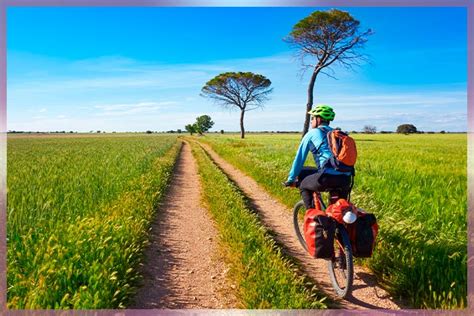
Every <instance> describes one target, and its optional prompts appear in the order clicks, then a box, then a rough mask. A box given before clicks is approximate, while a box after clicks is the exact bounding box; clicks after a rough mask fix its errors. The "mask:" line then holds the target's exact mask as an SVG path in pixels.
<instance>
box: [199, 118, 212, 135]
mask: <svg viewBox="0 0 474 316" xmlns="http://www.w3.org/2000/svg"><path fill="white" fill-rule="evenodd" d="M194 126H195V130H196V132H198V133H199V134H201V135H202V134H203V133H205V132H207V131H208V130H210V129H211V127H212V126H214V122H213V121H212V119H211V117H210V116H209V115H201V116H198V117H197V118H196V123H194Z"/></svg>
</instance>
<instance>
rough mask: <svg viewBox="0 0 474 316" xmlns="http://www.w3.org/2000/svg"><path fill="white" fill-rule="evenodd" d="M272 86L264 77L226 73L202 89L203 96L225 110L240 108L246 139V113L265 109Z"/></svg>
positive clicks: (250, 73)
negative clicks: (264, 105)
mask: <svg viewBox="0 0 474 316" xmlns="http://www.w3.org/2000/svg"><path fill="white" fill-rule="evenodd" d="M270 85H271V81H270V80H269V79H267V78H266V77H265V76H263V75H259V74H254V73H252V72H225V73H222V74H220V75H217V76H216V77H214V78H212V79H211V80H209V81H208V82H207V83H206V84H205V85H204V87H203V88H202V89H201V95H202V96H204V97H207V98H210V99H212V100H214V101H215V102H216V103H217V104H218V105H220V106H222V107H224V108H228V109H233V108H235V107H236V108H239V109H240V111H241V114H240V130H241V138H244V137H245V129H244V113H245V112H247V111H251V110H254V109H257V108H261V107H263V104H264V103H265V102H266V101H267V100H268V99H269V97H268V95H269V94H270V93H271V92H272V90H273V89H272V88H270Z"/></svg>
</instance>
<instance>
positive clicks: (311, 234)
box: [303, 208, 336, 259]
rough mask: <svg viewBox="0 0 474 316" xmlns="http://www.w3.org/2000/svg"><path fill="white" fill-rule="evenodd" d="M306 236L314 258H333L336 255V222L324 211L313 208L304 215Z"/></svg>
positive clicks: (309, 249) (309, 250) (307, 244)
mask: <svg viewBox="0 0 474 316" xmlns="http://www.w3.org/2000/svg"><path fill="white" fill-rule="evenodd" d="M303 231H304V237H305V240H306V246H307V247H308V252H309V254H310V255H311V256H312V257H313V258H318V259H331V258H332V257H333V255H334V234H335V232H336V222H334V220H333V219H332V218H330V217H328V216H327V215H326V213H324V211H322V210H319V209H315V208H311V209H308V210H307V211H306V213H305V215H304V225H303Z"/></svg>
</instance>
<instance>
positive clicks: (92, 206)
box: [7, 135, 180, 309]
mask: <svg viewBox="0 0 474 316" xmlns="http://www.w3.org/2000/svg"><path fill="white" fill-rule="evenodd" d="M7 146H8V147H7V150H8V160H7V172H8V175H7V181H8V193H7V194H8V196H7V201H8V207H7V216H8V222H7V238H8V240H7V247H8V253H7V265H8V272H7V287H8V291H7V299H8V307H9V308H14V309H16V308H20V309H40V308H41V309H50V308H75V309H96V308H122V307H125V306H126V304H127V302H128V300H129V299H130V296H131V295H132V294H133V286H134V284H135V283H136V280H137V278H139V275H138V271H137V265H138V263H139V262H140V260H141V255H142V250H143V248H144V247H145V245H146V240H147V235H146V234H147V229H148V227H149V223H150V221H151V219H152V216H153V213H154V210H155V207H156V205H157V203H158V202H159V200H160V198H161V196H162V193H163V192H164V190H165V187H166V185H167V183H168V179H169V178H170V175H171V172H172V168H173V165H174V162H175V158H176V156H177V153H178V151H179V148H180V142H177V138H176V137H172V136H156V135H146V136H145V135H141V136H138V135H115V136H105V135H102V136H100V137H98V136H81V137H77V136H67V137H64V136H63V137H60V136H34V137H25V136H19V137H18V136H13V137H10V136H9V137H8V145H7Z"/></svg>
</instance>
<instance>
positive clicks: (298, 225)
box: [293, 200, 308, 251]
mask: <svg viewBox="0 0 474 316" xmlns="http://www.w3.org/2000/svg"><path fill="white" fill-rule="evenodd" d="M305 212H306V206H305V205H304V203H303V200H301V201H299V202H298V203H296V204H295V206H294V207H293V227H294V229H295V233H296V236H297V237H298V240H299V242H300V244H301V246H302V247H303V249H304V250H305V251H308V246H307V245H306V240H305V239H304V235H303V233H302V229H303V225H302V224H303V221H302V220H301V218H300V217H301V215H303V216H304V213H305Z"/></svg>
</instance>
